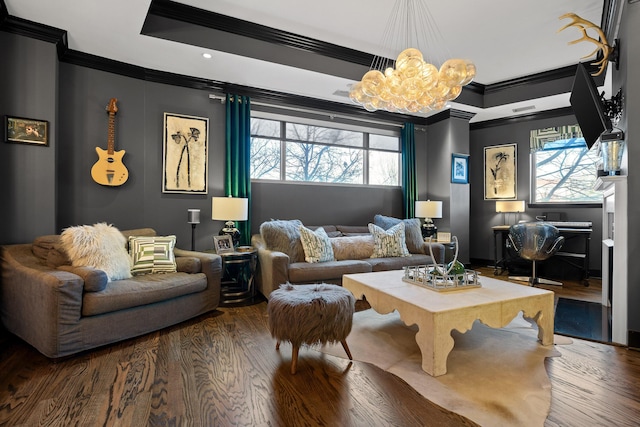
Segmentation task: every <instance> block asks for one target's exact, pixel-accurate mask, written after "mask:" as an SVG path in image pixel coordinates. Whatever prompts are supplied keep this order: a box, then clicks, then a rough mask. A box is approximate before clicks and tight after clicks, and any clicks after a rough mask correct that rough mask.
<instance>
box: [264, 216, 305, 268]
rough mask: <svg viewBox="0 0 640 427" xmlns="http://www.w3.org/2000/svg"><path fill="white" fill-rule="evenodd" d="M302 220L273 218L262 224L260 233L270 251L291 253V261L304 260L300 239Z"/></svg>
mask: <svg viewBox="0 0 640 427" xmlns="http://www.w3.org/2000/svg"><path fill="white" fill-rule="evenodd" d="M301 225H302V221H300V220H298V219H292V220H273V221H267V222H263V223H262V224H261V225H260V235H261V236H262V239H263V240H264V243H265V244H266V245H267V249H269V250H270V251H277V252H283V253H285V254H287V255H289V259H290V262H302V261H304V249H303V248H302V242H301V241H300V226H301Z"/></svg>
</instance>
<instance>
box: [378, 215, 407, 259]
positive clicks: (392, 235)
mask: <svg viewBox="0 0 640 427" xmlns="http://www.w3.org/2000/svg"><path fill="white" fill-rule="evenodd" d="M404 227H405V226H404V222H400V223H399V224H396V225H394V226H393V227H391V228H390V229H388V230H384V229H382V228H380V227H378V226H377V225H375V224H369V232H371V234H373V242H374V248H373V255H371V258H385V257H398V256H410V255H411V254H410V253H409V250H408V249H407V245H406V244H405V242H404Z"/></svg>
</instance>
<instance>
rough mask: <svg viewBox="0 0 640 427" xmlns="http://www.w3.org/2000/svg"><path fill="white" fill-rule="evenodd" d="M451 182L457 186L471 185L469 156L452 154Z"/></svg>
mask: <svg viewBox="0 0 640 427" xmlns="http://www.w3.org/2000/svg"><path fill="white" fill-rule="evenodd" d="M451 182H453V183H455V184H468V183H469V155H468V154H456V153H453V154H451Z"/></svg>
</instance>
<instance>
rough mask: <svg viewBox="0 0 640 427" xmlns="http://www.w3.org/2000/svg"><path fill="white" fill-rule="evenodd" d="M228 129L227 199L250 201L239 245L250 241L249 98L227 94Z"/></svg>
mask: <svg viewBox="0 0 640 427" xmlns="http://www.w3.org/2000/svg"><path fill="white" fill-rule="evenodd" d="M225 105H226V124H225V125H226V126H225V129H226V130H225V142H226V144H225V146H226V158H225V166H226V168H225V169H226V170H225V181H224V189H225V195H226V196H233V197H244V198H247V199H249V213H248V216H247V221H238V224H237V225H236V227H237V228H238V230H239V231H240V244H241V245H248V244H250V242H251V101H250V99H249V97H248V96H239V95H232V94H227V98H226V104H225Z"/></svg>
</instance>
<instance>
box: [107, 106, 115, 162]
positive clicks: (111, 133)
mask: <svg viewBox="0 0 640 427" xmlns="http://www.w3.org/2000/svg"><path fill="white" fill-rule="evenodd" d="M115 116H116V113H114V112H111V111H110V112H109V127H108V135H107V137H108V138H107V153H108V154H109V155H110V156H111V155H113V153H114V151H115V134H116V132H115V128H116V119H115Z"/></svg>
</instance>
